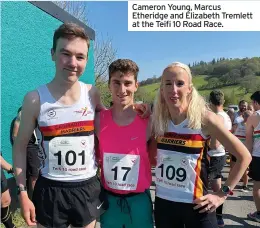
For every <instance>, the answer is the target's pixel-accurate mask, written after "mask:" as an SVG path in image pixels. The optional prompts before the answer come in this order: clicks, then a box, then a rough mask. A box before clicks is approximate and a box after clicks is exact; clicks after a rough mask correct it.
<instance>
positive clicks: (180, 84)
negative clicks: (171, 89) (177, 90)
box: [176, 81, 185, 87]
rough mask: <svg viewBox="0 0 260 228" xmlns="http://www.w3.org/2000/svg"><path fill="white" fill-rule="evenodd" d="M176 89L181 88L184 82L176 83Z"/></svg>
mask: <svg viewBox="0 0 260 228" xmlns="http://www.w3.org/2000/svg"><path fill="white" fill-rule="evenodd" d="M176 85H177V86H178V87H182V86H184V85H185V83H184V81H178V82H177V84H176Z"/></svg>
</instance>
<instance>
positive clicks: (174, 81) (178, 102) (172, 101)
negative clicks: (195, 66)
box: [161, 66, 192, 109]
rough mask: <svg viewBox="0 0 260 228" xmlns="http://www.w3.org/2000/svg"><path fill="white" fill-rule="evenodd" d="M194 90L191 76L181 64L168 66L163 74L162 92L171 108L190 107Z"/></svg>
mask: <svg viewBox="0 0 260 228" xmlns="http://www.w3.org/2000/svg"><path fill="white" fill-rule="evenodd" d="M191 92H192V88H191V77H190V76H189V75H188V73H187V71H185V70H184V69H183V68H181V67H179V66H174V67H169V68H166V69H165V70H164V72H163V76H162V85H161V93H162V96H163V98H164V100H165V102H166V104H167V106H168V107H169V108H171V107H172V108H183V109H186V108H187V107H188V102H189V95H190V93H191Z"/></svg>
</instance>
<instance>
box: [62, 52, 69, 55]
mask: <svg viewBox="0 0 260 228" xmlns="http://www.w3.org/2000/svg"><path fill="white" fill-rule="evenodd" d="M61 54H62V55H65V56H69V54H68V53H66V52H62V53H61Z"/></svg>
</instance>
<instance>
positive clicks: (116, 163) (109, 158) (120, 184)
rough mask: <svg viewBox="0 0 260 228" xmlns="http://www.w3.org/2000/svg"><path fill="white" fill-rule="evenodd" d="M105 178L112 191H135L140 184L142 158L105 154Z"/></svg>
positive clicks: (129, 155)
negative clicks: (139, 175)
mask: <svg viewBox="0 0 260 228" xmlns="http://www.w3.org/2000/svg"><path fill="white" fill-rule="evenodd" d="M103 163H104V164H103V168H104V178H105V181H106V184H107V185H108V186H109V187H110V188H112V189H118V190H135V189H136V188H137V183H138V174H139V166H140V156H139V155H131V154H116V153H104V162H103Z"/></svg>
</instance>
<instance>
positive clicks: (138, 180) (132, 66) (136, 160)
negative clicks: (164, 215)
mask: <svg viewBox="0 0 260 228" xmlns="http://www.w3.org/2000/svg"><path fill="white" fill-rule="evenodd" d="M138 72H139V68H138V66H137V65H136V63H135V62H133V61H132V60H128V59H118V60H116V61H114V62H113V63H112V64H111V65H110V66H109V89H110V91H111V94H112V102H113V106H112V107H111V108H110V109H109V110H104V111H101V112H100V113H99V114H97V116H96V118H95V129H96V135H97V137H98V140H99V158H100V165H101V180H102V184H103V186H104V188H105V190H106V193H107V196H108V200H109V209H108V211H107V212H106V213H104V215H102V216H101V227H102V228H106V227H107V228H109V227H114V228H117V227H118V228H119V227H120V228H121V227H127V228H128V227H129V228H153V219H152V201H151V196H150V192H149V187H150V185H151V180H152V178H151V167H150V162H149V154H148V147H147V142H148V140H149V139H150V120H149V119H142V118H140V117H139V116H138V115H137V113H136V111H135V110H134V106H133V105H134V94H135V92H136V91H137V88H138V84H137V75H138Z"/></svg>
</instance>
